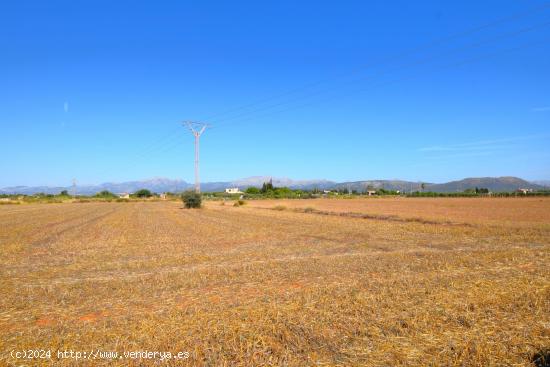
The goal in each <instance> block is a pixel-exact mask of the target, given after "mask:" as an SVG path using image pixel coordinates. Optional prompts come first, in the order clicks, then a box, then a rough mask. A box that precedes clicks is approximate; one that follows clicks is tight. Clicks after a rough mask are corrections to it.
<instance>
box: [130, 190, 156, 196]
mask: <svg viewBox="0 0 550 367" xmlns="http://www.w3.org/2000/svg"><path fill="white" fill-rule="evenodd" d="M134 195H135V196H136V197H138V198H150V197H151V196H153V194H152V193H151V191H149V190H147V189H141V190H138V191H136V192H135V193H134Z"/></svg>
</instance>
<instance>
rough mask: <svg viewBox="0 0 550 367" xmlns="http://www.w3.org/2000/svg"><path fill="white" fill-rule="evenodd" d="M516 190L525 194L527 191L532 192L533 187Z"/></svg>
mask: <svg viewBox="0 0 550 367" xmlns="http://www.w3.org/2000/svg"><path fill="white" fill-rule="evenodd" d="M516 192H519V193H522V194H524V195H527V194H528V193H530V192H533V189H517V190H516Z"/></svg>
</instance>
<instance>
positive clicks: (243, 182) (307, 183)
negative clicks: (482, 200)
mask: <svg viewBox="0 0 550 367" xmlns="http://www.w3.org/2000/svg"><path fill="white" fill-rule="evenodd" d="M270 179H272V180H273V185H274V186H275V187H290V188H292V189H303V190H311V189H319V190H329V189H350V190H357V191H359V192H361V191H364V190H366V189H380V188H383V189H386V190H399V191H401V192H411V191H420V190H421V185H422V183H421V182H412V181H403V180H365V181H353V182H334V181H329V180H293V179H290V178H284V177H283V178H276V177H273V178H271V177H269V176H253V177H247V178H243V179H239V180H235V181H224V182H204V183H202V184H201V189H202V191H203V192H214V191H223V190H225V189H226V188H228V187H238V188H240V189H243V190H244V189H246V188H247V187H251V186H254V187H261V186H262V184H263V183H264V182H267V181H269V180H270ZM541 183H542V182H541ZM424 186H425V187H424V191H435V192H457V191H464V190H466V189H473V188H475V187H479V188H481V187H483V188H488V189H489V190H490V191H493V192H499V191H515V190H517V189H519V188H526V189H534V190H539V189H544V188H548V185H541V184H537V183H533V182H528V181H526V180H523V179H521V178H518V177H479V178H465V179H463V180H459V181H451V182H447V183H428V182H425V183H424ZM193 187H194V186H193V184H192V183H189V182H186V181H183V180H177V179H176V180H172V179H168V178H153V179H148V180H142V181H128V182H121V183H112V182H107V183H102V184H100V185H83V186H77V187H76V192H77V194H80V195H93V194H95V193H97V192H100V191H103V190H108V191H111V192H113V193H123V192H127V193H132V192H135V191H137V190H139V189H148V190H151V191H153V192H157V193H160V192H181V191H185V190H190V189H192V188H193ZM62 190H68V191H69V192H71V190H72V187H71V186H66V187H61V186H59V187H51V186H32V187H30V186H14V187H5V188H3V189H0V193H1V194H27V195H30V194H36V193H39V192H43V193H46V194H57V193H59V192H61V191H62Z"/></svg>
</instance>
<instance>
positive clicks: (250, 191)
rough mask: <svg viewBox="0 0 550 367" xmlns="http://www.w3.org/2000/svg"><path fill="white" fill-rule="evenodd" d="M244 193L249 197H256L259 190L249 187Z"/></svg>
mask: <svg viewBox="0 0 550 367" xmlns="http://www.w3.org/2000/svg"><path fill="white" fill-rule="evenodd" d="M245 192H246V193H247V194H251V195H258V194H260V189H259V188H257V187H254V186H251V187H249V188H247V189H246V190H245Z"/></svg>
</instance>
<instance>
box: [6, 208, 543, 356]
mask: <svg viewBox="0 0 550 367" xmlns="http://www.w3.org/2000/svg"><path fill="white" fill-rule="evenodd" d="M0 246H1V247H0V248H1V253H2V257H1V258H0V291H1V294H2V297H0V335H1V336H0V346H1V348H0V365H20V364H23V363H22V362H21V360H16V359H14V358H12V357H11V356H10V355H9V353H10V351H12V350H27V349H51V350H53V351H55V350H69V349H70V350H74V351H76V350H81V351H87V350H102V351H118V352H122V351H130V350H148V351H170V352H172V353H175V352H179V351H186V352H188V353H189V358H188V359H186V360H185V361H182V360H167V361H164V362H163V363H164V364H165V365H198V366H220V365H236V366H251V365H273V366H278V365H288V366H308V365H326V366H334V365H340V366H350V365H362V366H388V365H407V366H424V365H434V366H439V365H450V366H462V365H474V366H488V365H518V366H530V365H532V363H531V359H532V358H533V355H534V354H535V353H537V352H540V351H541V350H545V349H547V348H550V251H549V250H550V200H549V199H548V198H521V199H514V198H510V199H506V198H502V199H491V198H463V199H459V198H452V199H431V198H388V199H365V198H363V199H347V200H346V199H316V200H257V201H249V202H247V203H246V205H244V206H240V207H234V206H233V205H232V204H231V202H227V203H225V205H222V204H221V202H218V201H211V202H207V203H206V204H205V207H204V208H202V209H198V210H186V209H183V208H182V205H181V203H179V202H170V201H157V202H147V201H143V202H127V203H116V202H111V203H109V202H90V203H59V204H25V205H3V206H0ZM52 360H53V361H54V362H55V363H56V365H60V366H71V365H74V364H75V361H74V360H72V359H57V358H55V357H52ZM26 362H27V364H29V365H34V364H35V363H43V364H47V362H46V361H44V360H42V361H39V362H34V361H33V362H32V363H29V362H28V361H26ZM88 362H89V363H90V364H92V362H91V361H88ZM155 362H157V363H158V360H157V361H153V360H139V359H99V360H94V361H93V365H121V366H122V365H136V366H137V365H153V364H154V363H155Z"/></svg>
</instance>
